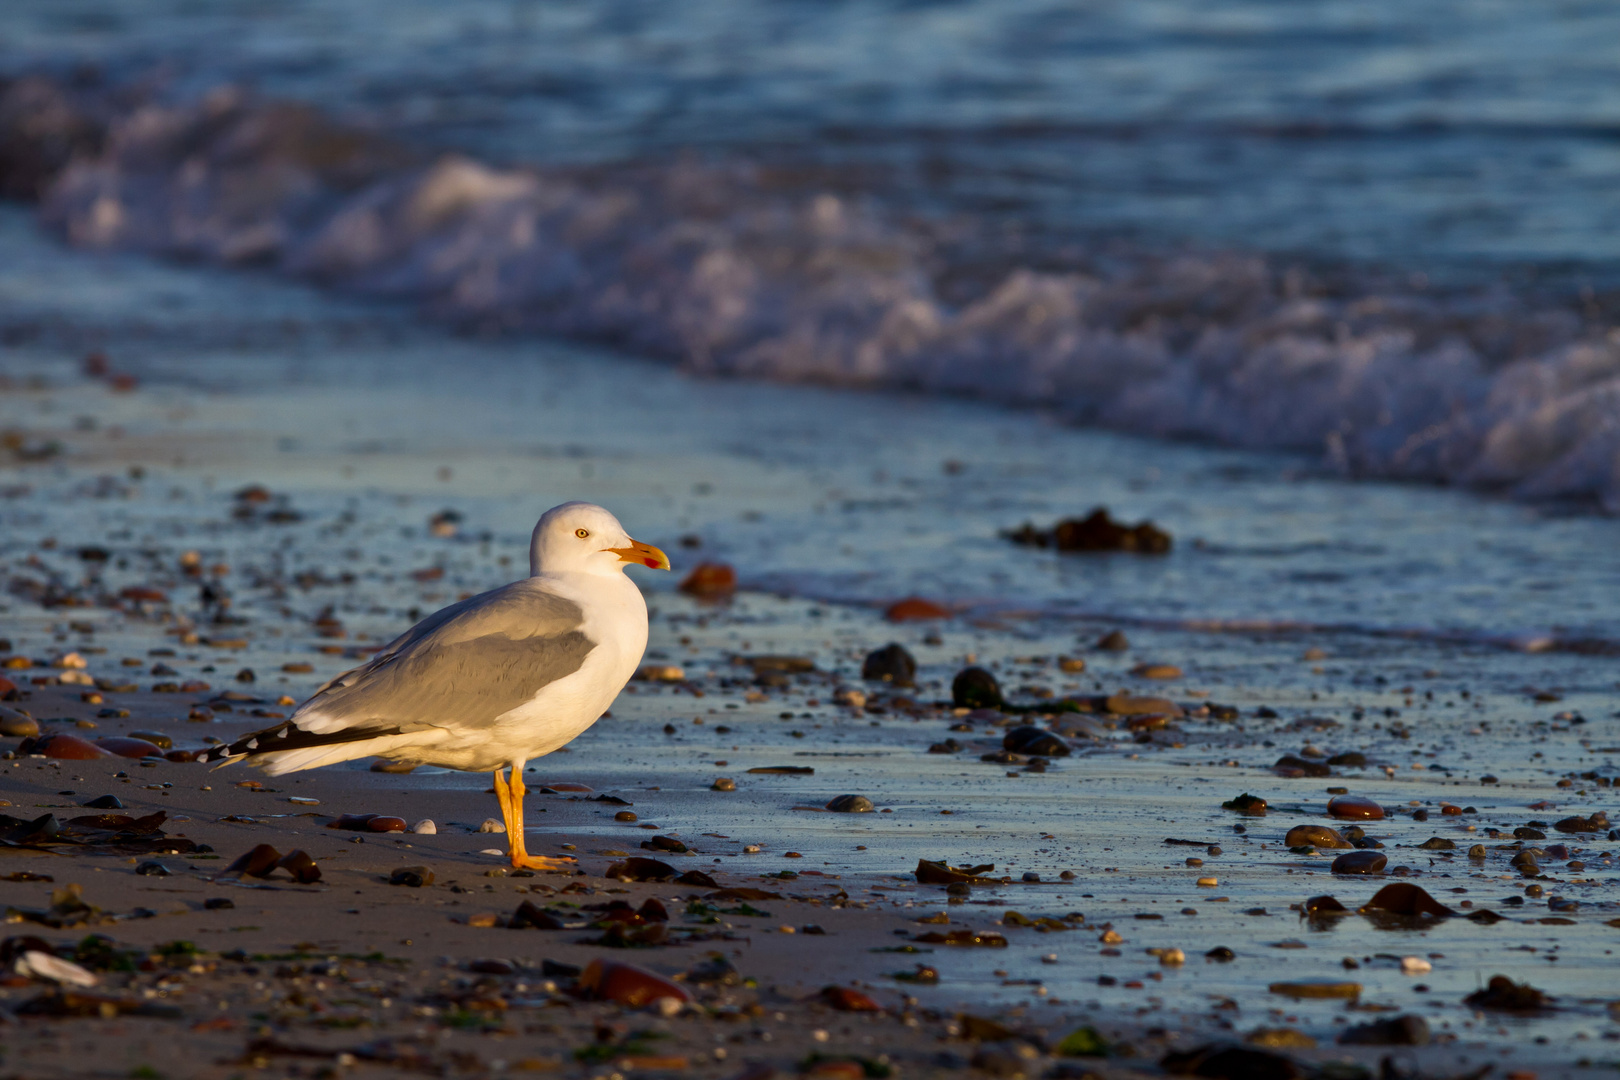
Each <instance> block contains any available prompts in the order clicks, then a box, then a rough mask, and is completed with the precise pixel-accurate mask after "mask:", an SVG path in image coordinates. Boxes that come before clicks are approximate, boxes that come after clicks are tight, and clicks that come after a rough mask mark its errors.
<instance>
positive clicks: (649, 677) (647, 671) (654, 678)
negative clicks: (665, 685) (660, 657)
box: [631, 664, 686, 682]
mask: <svg viewBox="0 0 1620 1080" xmlns="http://www.w3.org/2000/svg"><path fill="white" fill-rule="evenodd" d="M631 678H633V679H636V680H638V681H640V682H682V681H684V680H685V678H686V669H685V668H683V667H680V666H678V665H676V664H643V665H641V667H639V668H637V669H636V673H635V674H634V675H633V676H631Z"/></svg>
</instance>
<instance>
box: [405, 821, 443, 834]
mask: <svg viewBox="0 0 1620 1080" xmlns="http://www.w3.org/2000/svg"><path fill="white" fill-rule="evenodd" d="M410 831H411V832H413V833H416V834H417V835H419V836H433V835H435V834H436V833H438V831H439V827H438V826H437V825H435V824H434V823H433V819H432V818H423V819H422V820H421V821H418V822H417V823H416V824H415V825H412V826H411V829H410Z"/></svg>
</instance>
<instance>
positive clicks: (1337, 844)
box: [1283, 825, 1353, 849]
mask: <svg viewBox="0 0 1620 1080" xmlns="http://www.w3.org/2000/svg"><path fill="white" fill-rule="evenodd" d="M1283 844H1284V846H1286V847H1291V848H1296V847H1315V848H1329V849H1333V848H1348V847H1351V846H1353V845H1352V844H1351V843H1350V841H1348V840H1346V839H1345V838H1344V837H1342V836H1340V835H1339V834H1338V833H1337V832H1336V831H1335V830H1333V829H1330V828H1328V827H1327V826H1326V825H1295V826H1294V827H1293V828H1292V829H1289V830H1288V835H1287V836H1285V837H1284V838H1283Z"/></svg>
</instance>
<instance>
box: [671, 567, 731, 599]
mask: <svg viewBox="0 0 1620 1080" xmlns="http://www.w3.org/2000/svg"><path fill="white" fill-rule="evenodd" d="M680 588H681V592H683V593H690V594H691V595H693V596H725V595H727V594H729V593H732V592H735V591H736V589H737V571H735V570H733V569H732V568H731V567H729V566H727V565H726V564H725V563H708V562H706V563H698V564H697V565H696V566H695V567H693V568H692V572H691V573H690V574H687V575H686V580H684V581H682V582H681V585H680Z"/></svg>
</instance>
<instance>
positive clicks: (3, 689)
mask: <svg viewBox="0 0 1620 1080" xmlns="http://www.w3.org/2000/svg"><path fill="white" fill-rule="evenodd" d="M16 692H17V684H16V683H14V682H12V681H11V680H10V679H8V678H6V677H5V676H3V675H0V698H8V697H10V696H11V695H12V694H15V693H16Z"/></svg>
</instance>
